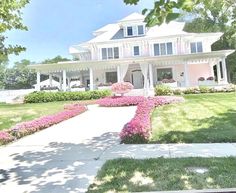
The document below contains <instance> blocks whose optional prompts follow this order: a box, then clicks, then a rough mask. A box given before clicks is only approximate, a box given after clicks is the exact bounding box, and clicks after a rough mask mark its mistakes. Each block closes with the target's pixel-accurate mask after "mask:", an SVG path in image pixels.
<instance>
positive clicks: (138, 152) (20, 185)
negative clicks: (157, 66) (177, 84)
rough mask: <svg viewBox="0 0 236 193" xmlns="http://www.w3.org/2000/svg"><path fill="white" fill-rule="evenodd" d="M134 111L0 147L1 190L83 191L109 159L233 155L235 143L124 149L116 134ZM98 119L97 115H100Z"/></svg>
mask: <svg viewBox="0 0 236 193" xmlns="http://www.w3.org/2000/svg"><path fill="white" fill-rule="evenodd" d="M135 109H136V107H116V108H102V107H97V106H95V105H93V106H90V107H89V111H87V112H85V113H83V114H81V115H79V116H77V117H74V118H72V119H70V120H67V121H64V122H62V123H60V124H58V125H55V126H53V127H51V128H48V129H46V130H43V131H41V132H39V133H36V134H34V135H31V136H27V137H25V138H23V139H21V140H19V141H17V142H15V143H12V144H10V145H8V146H5V147H1V148H0V155H1V157H0V192H4V193H11V192H14V193H29V192H30V193H67V192H68V193H75V192H76V193H78V192H86V190H87V188H88V186H89V184H90V183H92V181H93V179H94V177H95V176H96V174H97V171H98V170H99V169H100V168H101V166H102V165H103V164H104V163H105V162H106V160H109V159H115V158H120V157H123V158H124V157H125V158H136V159H145V158H157V157H171V158H175V157H225V156H236V144H230V143H226V144H150V145H124V144H120V143H119V136H118V133H119V131H120V130H121V129H122V127H123V125H124V124H125V123H126V122H128V121H129V120H130V119H131V118H132V117H133V116H134V112H135ZM99 115H102V116H99Z"/></svg>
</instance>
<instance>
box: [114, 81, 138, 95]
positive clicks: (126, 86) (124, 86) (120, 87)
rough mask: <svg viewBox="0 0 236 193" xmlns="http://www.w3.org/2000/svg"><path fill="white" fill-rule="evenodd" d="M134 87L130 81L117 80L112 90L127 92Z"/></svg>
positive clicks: (120, 92) (117, 92)
mask: <svg viewBox="0 0 236 193" xmlns="http://www.w3.org/2000/svg"><path fill="white" fill-rule="evenodd" d="M133 88H134V86H133V85H132V84H131V83H129V82H117V83H114V84H112V86H111V90H112V91H113V92H114V93H116V94H125V93H127V92H129V91H131V90H132V89H133Z"/></svg>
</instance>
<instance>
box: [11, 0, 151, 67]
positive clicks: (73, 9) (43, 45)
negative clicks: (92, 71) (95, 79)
mask: <svg viewBox="0 0 236 193" xmlns="http://www.w3.org/2000/svg"><path fill="white" fill-rule="evenodd" d="M152 5H153V0H141V2H140V3H139V4H138V5H136V6H127V5H125V4H124V3H123V0H31V3H30V4H28V5H27V6H26V8H25V9H23V10H22V12H23V23H24V24H25V25H27V26H28V28H29V30H28V31H27V32H25V31H11V32H8V33H7V36H8V43H11V44H14V45H15V44H19V45H23V46H25V47H26V48H27V51H25V52H22V53H21V54H20V55H19V56H14V55H12V56H10V57H9V59H10V62H9V63H10V65H12V64H13V63H14V62H16V61H20V60H21V59H29V60H31V61H34V62H40V61H42V60H44V59H47V58H53V57H55V56H57V55H61V56H64V57H68V58H70V55H69V53H68V49H69V46H70V45H74V44H79V43H81V42H84V41H87V40H89V39H90V38H92V32H93V31H95V30H96V29H98V28H100V27H102V26H104V25H106V24H108V23H113V22H116V21H118V20H120V19H122V18H123V17H125V16H127V15H129V14H131V13H133V12H140V13H141V11H142V9H143V8H145V7H151V6H152Z"/></svg>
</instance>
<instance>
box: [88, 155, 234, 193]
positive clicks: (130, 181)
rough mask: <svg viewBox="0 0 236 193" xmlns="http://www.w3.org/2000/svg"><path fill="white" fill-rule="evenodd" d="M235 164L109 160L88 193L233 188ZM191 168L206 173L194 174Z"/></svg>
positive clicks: (209, 160)
mask: <svg viewBox="0 0 236 193" xmlns="http://www.w3.org/2000/svg"><path fill="white" fill-rule="evenodd" d="M235 163H236V158H178V159H164V158H158V159H148V160H134V159H117V160H110V161H107V162H106V163H105V165H104V166H103V167H102V169H101V170H100V171H99V173H98V175H97V177H96V181H95V182H94V183H93V184H92V185H90V187H89V190H88V193H100V192H139V191H140V192H141V191H167V190H189V189H219V188H235V187H236V164H235ZM193 168H198V169H199V168H201V169H202V168H204V169H207V170H208V171H207V172H205V173H197V172H195V171H194V170H193Z"/></svg>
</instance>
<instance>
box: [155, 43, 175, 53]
mask: <svg viewBox="0 0 236 193" xmlns="http://www.w3.org/2000/svg"><path fill="white" fill-rule="evenodd" d="M172 54H173V46H172V42H167V43H161V44H154V56H159V55H172Z"/></svg>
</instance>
